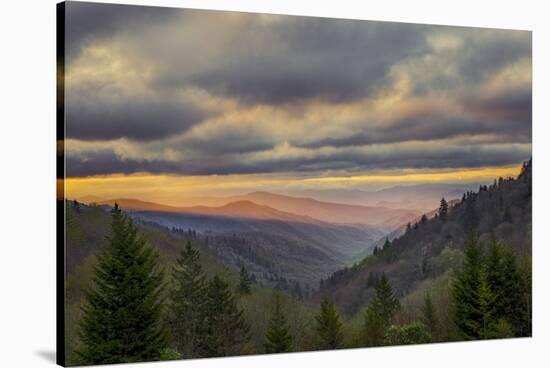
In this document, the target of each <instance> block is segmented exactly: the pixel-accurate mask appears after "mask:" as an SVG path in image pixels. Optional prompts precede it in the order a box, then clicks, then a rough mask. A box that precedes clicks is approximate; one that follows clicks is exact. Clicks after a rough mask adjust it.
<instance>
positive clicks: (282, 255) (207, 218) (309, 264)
mask: <svg viewBox="0 0 550 368" xmlns="http://www.w3.org/2000/svg"><path fill="white" fill-rule="evenodd" d="M217 213H219V212H217ZM130 214H131V215H132V216H133V217H135V218H137V219H139V220H141V221H146V222H151V223H157V224H160V225H162V226H164V227H167V228H170V229H173V231H174V232H175V233H179V234H181V233H192V234H194V236H195V238H196V239H197V241H200V242H202V243H204V244H207V246H208V247H209V249H211V251H212V252H215V254H216V255H217V256H218V257H219V258H220V259H222V260H223V261H224V262H225V263H226V264H229V265H232V266H235V267H240V266H242V265H244V266H246V267H247V268H249V269H250V270H251V272H253V273H255V274H256V276H257V277H258V278H259V279H260V280H263V281H267V280H268V279H270V278H275V277H284V278H286V279H289V280H292V281H293V282H299V283H301V284H309V285H310V286H313V285H316V284H317V282H318V280H319V278H321V277H325V276H326V275H328V274H330V273H331V272H333V271H335V270H336V269H338V268H340V267H342V266H344V265H346V264H351V263H352V262H354V261H356V260H357V259H359V257H360V255H361V254H363V253H364V252H365V250H367V251H368V249H370V248H371V247H372V243H373V242H374V241H376V240H377V239H378V238H379V237H380V236H382V235H383V234H384V233H382V232H380V231H377V230H372V229H368V228H363V227H359V226H346V225H336V224H328V223H322V222H318V221H315V222H310V223H308V222H294V221H281V220H279V219H254V218H245V217H242V216H240V217H236V216H235V217H232V216H219V215H211V214H196V213H168V212H157V211H131V212H130Z"/></svg>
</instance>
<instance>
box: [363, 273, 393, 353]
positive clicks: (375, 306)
mask: <svg viewBox="0 0 550 368" xmlns="http://www.w3.org/2000/svg"><path fill="white" fill-rule="evenodd" d="M399 308H400V303H399V299H397V297H396V296H395V295H394V292H393V289H392V287H391V285H390V283H389V280H388V278H387V277H386V274H385V273H382V276H381V277H380V280H379V281H378V284H377V285H376V293H375V295H374V299H373V300H372V301H371V302H370V303H369V306H368V307H367V309H366V310H365V314H364V323H365V325H364V335H365V343H366V344H367V346H379V345H382V344H383V342H384V336H385V334H386V331H387V329H388V328H389V327H390V324H391V321H392V318H393V316H394V314H395V312H397V311H398V310H399Z"/></svg>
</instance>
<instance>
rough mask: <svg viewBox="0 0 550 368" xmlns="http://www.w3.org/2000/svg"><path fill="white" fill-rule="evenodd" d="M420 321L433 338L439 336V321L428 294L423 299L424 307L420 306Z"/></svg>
mask: <svg viewBox="0 0 550 368" xmlns="http://www.w3.org/2000/svg"><path fill="white" fill-rule="evenodd" d="M422 321H423V322H424V325H425V327H426V328H427V329H428V332H429V333H430V335H431V336H432V338H435V337H436V336H439V319H438V317H437V313H436V311H435V307H434V305H433V302H432V297H431V295H430V293H429V292H427V293H426V296H425V297H424V305H423V306H422Z"/></svg>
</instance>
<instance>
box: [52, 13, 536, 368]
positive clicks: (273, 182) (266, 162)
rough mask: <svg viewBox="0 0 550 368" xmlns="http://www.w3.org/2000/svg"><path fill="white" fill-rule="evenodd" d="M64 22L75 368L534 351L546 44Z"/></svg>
mask: <svg viewBox="0 0 550 368" xmlns="http://www.w3.org/2000/svg"><path fill="white" fill-rule="evenodd" d="M57 11H58V13H57V16H58V17H57V20H58V23H57V27H58V29H57V31H58V42H57V45H58V50H57V52H58V80H57V83H58V86H57V92H58V106H57V108H58V141H57V145H58V194H57V195H58V201H57V203H58V249H57V255H58V262H57V263H58V270H57V271H58V318H57V322H58V363H59V364H62V365H68V366H74V365H95V364H110V363H131V362H143V361H160V360H177V359H198V358H209V357H223V356H235V355H251V354H275V353H290V352H303V351H318V350H331V349H347V348H373V347H380V346H397V345H405V344H426V343H441V342H454V341H475V340H485V339H502V338H519V337H530V336H531V330H532V325H531V298H532V296H531V275H532V274H531V254H532V252H531V223H532V217H531V216H532V210H531V208H532V182H531V180H532V157H531V156H532V155H531V151H532V113H531V101H532V92H531V91H532V87H531V86H532V78H531V74H532V72H531V67H532V57H531V47H532V46H531V32H529V31H519V30H504V29H484V28H468V27H450V26H443V25H424V24H406V23H393V22H374V21H365V20H350V19H330V18H316V17H305V16H288V15H268V14H254V13H240V12H227V11H213V10H198V9H178V8H165V7H145V6H128V5H113V4H99V3H86V2H65V3H61V4H58V9H57Z"/></svg>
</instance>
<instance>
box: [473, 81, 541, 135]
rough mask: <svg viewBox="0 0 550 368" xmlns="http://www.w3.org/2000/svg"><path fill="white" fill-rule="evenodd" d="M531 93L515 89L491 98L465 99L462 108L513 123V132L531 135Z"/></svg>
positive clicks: (524, 89)
mask: <svg viewBox="0 0 550 368" xmlns="http://www.w3.org/2000/svg"><path fill="white" fill-rule="evenodd" d="M532 99H533V98H532V91H531V89H530V88H517V89H509V90H505V91H502V92H501V93H499V94H496V95H492V96H479V97H478V98H475V99H473V98H466V99H465V100H464V106H465V108H466V109H470V110H472V111H474V112H476V113H478V114H480V115H481V116H483V117H485V118H487V117H491V118H493V119H500V120H507V121H513V122H515V124H514V125H515V128H516V130H515V132H516V133H517V134H520V135H521V133H524V134H528V135H529V136H530V135H531V120H532Z"/></svg>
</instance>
